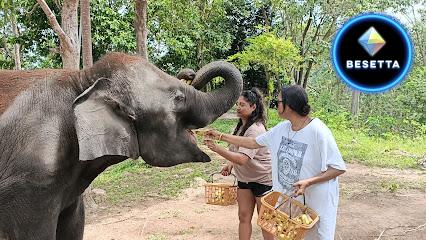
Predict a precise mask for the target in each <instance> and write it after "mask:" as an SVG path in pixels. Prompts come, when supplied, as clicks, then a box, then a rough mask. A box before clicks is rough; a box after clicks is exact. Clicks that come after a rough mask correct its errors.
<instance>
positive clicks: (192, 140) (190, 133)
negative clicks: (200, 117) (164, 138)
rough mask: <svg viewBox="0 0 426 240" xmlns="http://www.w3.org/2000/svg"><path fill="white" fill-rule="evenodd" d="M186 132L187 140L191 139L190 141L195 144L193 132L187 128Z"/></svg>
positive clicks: (195, 139)
mask: <svg viewBox="0 0 426 240" xmlns="http://www.w3.org/2000/svg"><path fill="white" fill-rule="evenodd" d="M187 132H188V135H189V141H191V143H193V144H195V145H197V138H196V137H195V135H194V132H193V131H191V130H189V129H188V130H187Z"/></svg>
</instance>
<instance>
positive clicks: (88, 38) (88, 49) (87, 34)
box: [80, 0, 93, 68]
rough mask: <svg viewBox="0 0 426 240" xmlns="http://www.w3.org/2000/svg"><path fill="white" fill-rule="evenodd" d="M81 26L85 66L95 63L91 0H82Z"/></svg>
mask: <svg viewBox="0 0 426 240" xmlns="http://www.w3.org/2000/svg"><path fill="white" fill-rule="evenodd" d="M80 26H81V38H82V44H81V45H82V55H83V68H87V67H91V66H92V65H93V56H92V27H91V23H90V0H81V1H80Z"/></svg>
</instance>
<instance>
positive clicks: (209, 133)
mask: <svg viewBox="0 0 426 240" xmlns="http://www.w3.org/2000/svg"><path fill="white" fill-rule="evenodd" d="M221 135H223V133H221V132H219V131H216V130H208V131H206V132H205V133H204V137H205V138H207V139H214V140H220V139H219V138H220V136H221Z"/></svg>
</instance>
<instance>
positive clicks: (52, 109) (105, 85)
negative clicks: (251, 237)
mask: <svg viewBox="0 0 426 240" xmlns="http://www.w3.org/2000/svg"><path fill="white" fill-rule="evenodd" d="M217 76H221V77H223V78H224V79H225V84H224V87H222V88H221V89H217V90H215V91H212V92H209V93H205V92H201V91H198V90H196V89H195V88H193V87H192V86H188V85H186V84H184V83H181V82H180V81H179V80H178V79H177V78H175V77H173V76H170V75H168V74H166V73H164V72H163V71H161V70H159V69H158V68H156V67H155V66H154V65H152V64H150V63H149V62H147V61H146V60H143V59H142V58H140V57H137V56H131V55H126V54H123V53H109V54H107V55H105V56H104V57H103V58H102V59H101V60H99V61H98V62H97V63H95V64H94V66H93V67H92V68H88V69H85V70H81V71H71V70H34V71H0V96H1V98H0V111H1V112H0V113H1V115H0V136H1V138H0V152H1V156H0V239H18V240H21V239H25V240H28V239H43V240H51V239H61V240H67V239H73V240H74V239H82V236H83V229H84V206H83V203H82V198H81V194H82V193H83V192H84V189H86V188H87V187H88V186H89V184H90V183H91V182H92V181H93V180H94V179H95V178H96V176H98V175H99V174H100V173H101V172H102V171H104V170H105V169H106V168H107V167H108V166H110V165H112V164H115V163H118V162H121V161H123V160H125V159H127V158H133V159H136V158H138V157H142V158H143V159H144V161H145V162H147V163H149V164H151V165H154V166H164V167H167V166H173V165H176V164H180V163H185V162H208V161H210V158H209V157H208V155H207V154H205V153H204V152H202V151H201V150H200V149H199V148H198V147H197V146H196V145H195V144H194V143H193V141H192V139H191V136H190V135H189V134H188V129H196V128H200V127H204V126H206V125H208V124H209V123H211V122H212V121H214V120H215V119H216V118H218V117H219V116H220V115H222V114H223V113H225V112H226V111H227V110H228V109H229V108H231V106H232V105H233V104H234V103H235V101H236V99H237V98H238V96H239V94H240V92H241V89H242V78H241V74H240V73H239V71H238V70H237V69H236V68H235V67H234V66H233V65H232V64H230V63H226V62H221V61H218V62H213V63H210V64H207V65H206V66H205V67H203V68H201V69H200V70H199V71H198V72H197V78H201V79H202V80H203V82H206V81H207V82H208V81H209V80H211V79H213V78H214V77H217Z"/></svg>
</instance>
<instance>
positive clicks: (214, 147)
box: [204, 139, 219, 152]
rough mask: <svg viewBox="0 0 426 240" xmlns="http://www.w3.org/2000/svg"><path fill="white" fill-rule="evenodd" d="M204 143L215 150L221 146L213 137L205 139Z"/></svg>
mask: <svg viewBox="0 0 426 240" xmlns="http://www.w3.org/2000/svg"><path fill="white" fill-rule="evenodd" d="M204 144H205V145H206V146H207V147H208V148H210V150H212V151H213V152H217V150H218V149H219V146H218V145H217V144H216V143H215V142H214V141H213V140H211V139H204Z"/></svg>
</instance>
